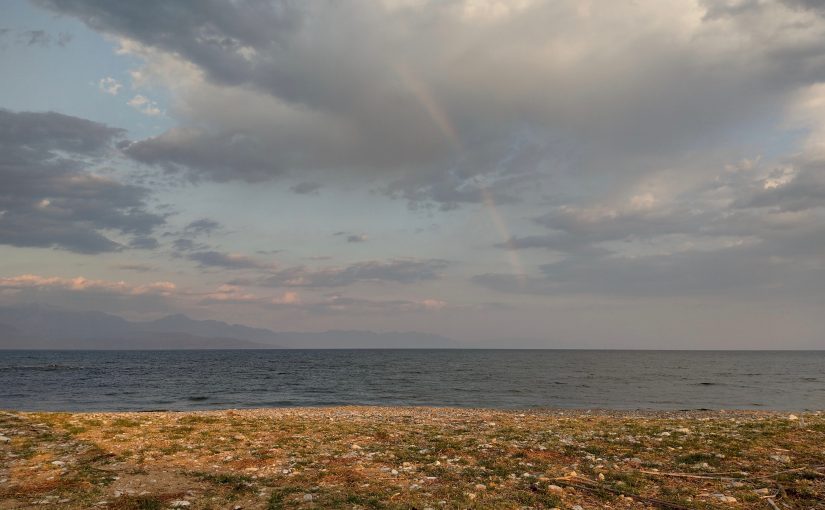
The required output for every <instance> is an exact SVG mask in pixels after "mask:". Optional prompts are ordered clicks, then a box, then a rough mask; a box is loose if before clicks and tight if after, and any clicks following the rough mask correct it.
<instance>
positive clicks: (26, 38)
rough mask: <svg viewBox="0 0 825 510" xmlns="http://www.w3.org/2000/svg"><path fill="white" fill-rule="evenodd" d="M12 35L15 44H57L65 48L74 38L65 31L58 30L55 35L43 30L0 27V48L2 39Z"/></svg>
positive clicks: (32, 45) (27, 45) (39, 45)
mask: <svg viewBox="0 0 825 510" xmlns="http://www.w3.org/2000/svg"><path fill="white" fill-rule="evenodd" d="M9 37H13V42H14V44H16V45H17V46H25V47H39V48H48V47H50V46H53V45H57V46H59V47H61V48H65V47H66V46H67V45H68V44H69V43H70V42H71V41H72V39H74V35H72V34H70V33H67V32H60V33H58V34H57V35H56V36H55V35H52V34H50V33H48V32H46V31H45V30H13V29H10V28H0V48H2V43H3V40H4V39H6V38H9Z"/></svg>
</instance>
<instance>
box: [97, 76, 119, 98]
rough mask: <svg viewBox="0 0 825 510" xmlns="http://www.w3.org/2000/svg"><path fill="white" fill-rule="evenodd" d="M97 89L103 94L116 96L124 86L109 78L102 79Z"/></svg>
mask: <svg viewBox="0 0 825 510" xmlns="http://www.w3.org/2000/svg"><path fill="white" fill-rule="evenodd" d="M97 88H98V89H100V91H101V92H103V93H106V94H109V95H112V96H116V95H118V93H119V92H120V89H122V88H123V84H122V83H120V82H119V81H117V80H116V79H114V78H112V77H111V76H109V77H106V78H101V79H100V80H99V81H98V82H97Z"/></svg>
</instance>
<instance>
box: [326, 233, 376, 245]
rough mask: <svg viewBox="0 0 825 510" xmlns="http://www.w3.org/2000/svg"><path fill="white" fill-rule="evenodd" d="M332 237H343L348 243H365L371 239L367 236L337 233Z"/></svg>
mask: <svg viewBox="0 0 825 510" xmlns="http://www.w3.org/2000/svg"><path fill="white" fill-rule="evenodd" d="M332 235H334V236H340V237H343V238H345V239H346V241H347V242H348V243H365V242H367V240H368V239H369V237H368V236H367V234H352V233H350V232H336V233H334V234H332Z"/></svg>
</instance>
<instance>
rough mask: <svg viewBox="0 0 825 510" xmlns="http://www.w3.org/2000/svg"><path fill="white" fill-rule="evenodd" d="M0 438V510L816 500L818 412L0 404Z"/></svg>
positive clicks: (793, 504)
mask: <svg viewBox="0 0 825 510" xmlns="http://www.w3.org/2000/svg"><path fill="white" fill-rule="evenodd" d="M0 435H3V436H6V437H8V438H9V441H7V442H0V509H10V508H30V507H37V508H49V507H52V508H67V509H86V508H101V509H105V508H109V509H123V510H126V509H136V510H137V509H144V510H152V509H161V508H171V507H173V506H174V505H178V506H179V507H180V508H190V509H195V508H198V509H200V508H203V509H208V508H212V509H225V508H243V509H253V508H262V509H267V508H268V509H275V508H417V509H425V508H431V509H441V508H566V509H574V508H576V505H579V506H581V507H582V508H585V509H589V508H691V509H704V508H732V509H733V508H765V509H771V508H773V507H772V506H771V505H775V506H776V507H777V508H797V509H802V508H822V509H825V469H824V468H823V466H825V415H822V414H820V413H808V414H804V415H800V417H799V419H797V420H791V419H789V418H788V416H786V415H779V414H772V413H763V412H727V413H724V412H674V413H632V412H628V413H611V412H594V413H590V412H585V411H535V412H533V411H531V412H510V411H493V410H468V409H433V408H383V407H340V408H300V409H261V410H248V411H210V412H201V413H174V412H159V413H78V414H66V413H12V412H5V413H0ZM573 472H575V473H573ZM733 498H735V501H734V499H733ZM187 503H188V506H182V505H186V504H187Z"/></svg>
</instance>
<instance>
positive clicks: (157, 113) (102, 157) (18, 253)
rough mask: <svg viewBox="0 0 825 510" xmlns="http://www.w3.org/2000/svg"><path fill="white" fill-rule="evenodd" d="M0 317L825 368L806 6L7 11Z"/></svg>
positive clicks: (533, 4) (747, 2)
mask: <svg viewBox="0 0 825 510" xmlns="http://www.w3.org/2000/svg"><path fill="white" fill-rule="evenodd" d="M0 75H1V76H2V79H1V80H0V305H16V304H28V303H39V304H45V305H54V306H61V307H66V308H72V309H78V310H99V311H104V312H109V313H114V314H117V315H121V316H124V317H126V318H129V319H152V318H157V317H161V316H164V315H167V314H171V313H185V314H187V315H189V316H191V317H193V318H198V319H218V320H224V321H227V322H233V323H241V324H247V325H252V326H259V327H267V328H270V329H273V330H277V331H287V330H288V331H323V330H329V329H364V330H373V331H398V330H400V331H420V332H426V333H435V334H440V335H444V336H448V337H451V338H454V339H456V340H459V341H462V342H465V343H466V344H467V345H468V346H478V347H547V348H662V349H693V348H729V349H739V348H757V349H786V348H794V349H805V348H808V349H821V348H825V313H823V311H825V4H822V3H821V2H820V1H818V0H719V1H710V0H635V1H632V2H631V1H621V0H620V1H616V0H609V1H608V0H604V1H597V0H592V1H588V0H576V1H573V0H554V1H550V0H508V1H497V0H375V1H367V0H353V1H349V2H328V1H320V0H318V1H316V0H308V1H301V2H291V1H280V0H246V1H245V0H235V1H231V2H227V1H224V0H197V1H195V0H191V1H186V0H184V1H180V2H165V1H161V0H145V1H141V2H133V1H110V0H32V1H25V0H9V1H6V2H3V3H2V5H0Z"/></svg>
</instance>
